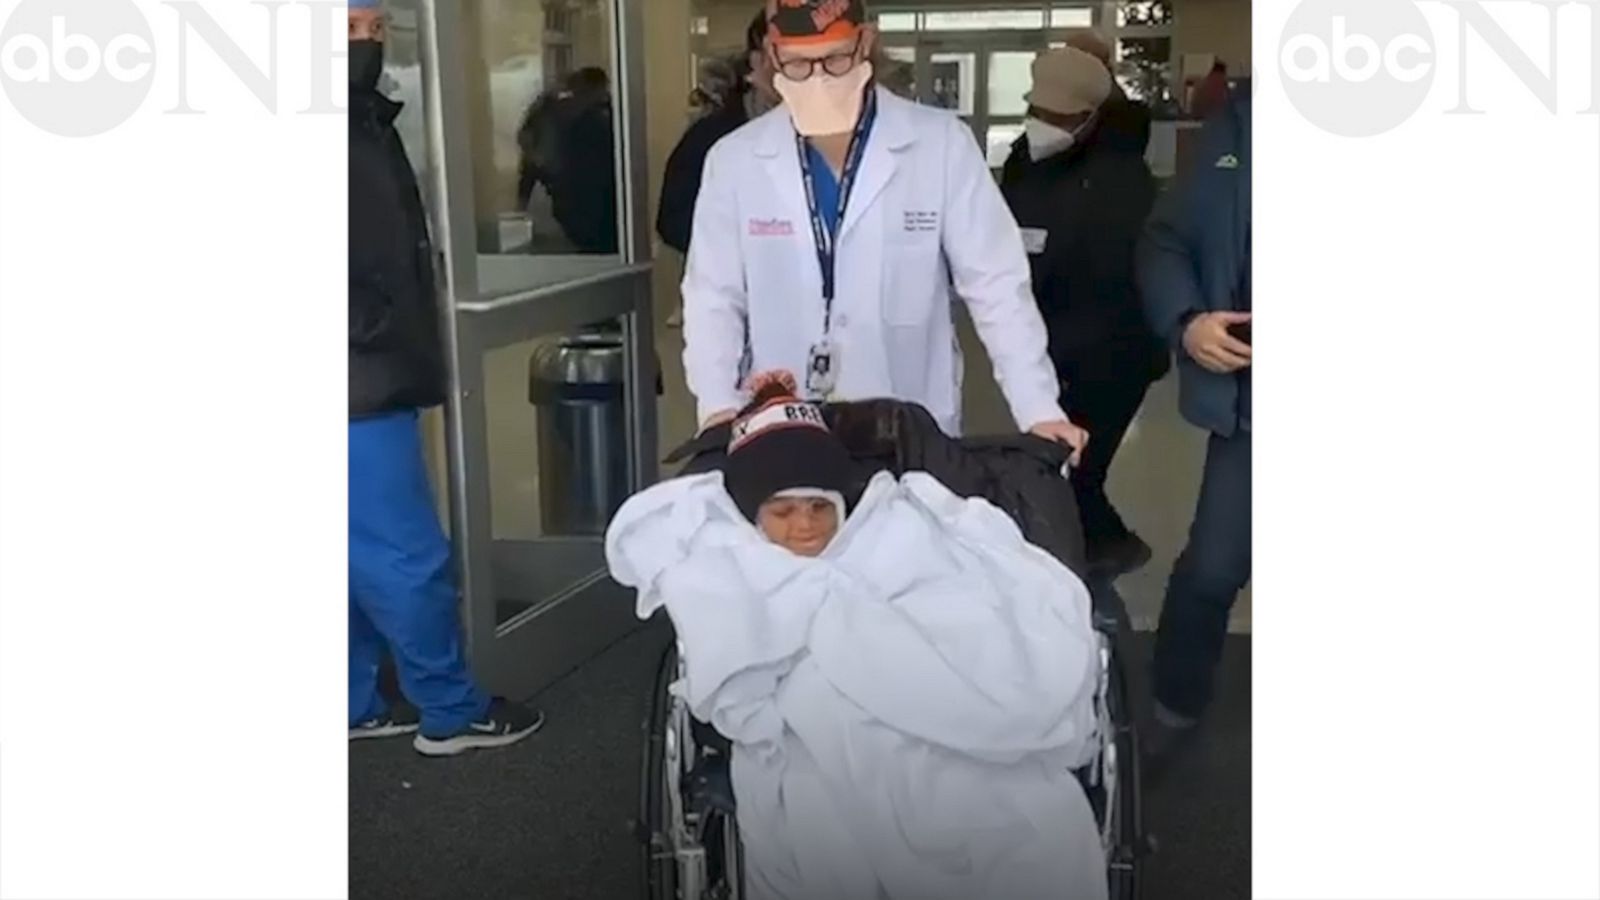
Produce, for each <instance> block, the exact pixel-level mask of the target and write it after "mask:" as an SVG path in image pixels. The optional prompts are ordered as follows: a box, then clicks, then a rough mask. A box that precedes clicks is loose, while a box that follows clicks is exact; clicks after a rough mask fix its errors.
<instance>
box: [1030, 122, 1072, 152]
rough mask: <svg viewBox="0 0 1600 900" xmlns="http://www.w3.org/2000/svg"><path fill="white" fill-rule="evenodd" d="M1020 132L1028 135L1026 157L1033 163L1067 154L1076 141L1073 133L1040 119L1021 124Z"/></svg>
mask: <svg viewBox="0 0 1600 900" xmlns="http://www.w3.org/2000/svg"><path fill="white" fill-rule="evenodd" d="M1022 130H1023V132H1024V133H1026V134H1027V135H1028V155H1029V156H1031V157H1033V161H1034V162H1038V161H1039V160H1041V159H1048V158H1050V157H1052V156H1055V155H1056V154H1058V153H1065V152H1067V151H1068V150H1069V149H1071V148H1072V145H1073V143H1075V142H1076V141H1077V139H1078V136H1077V134H1076V133H1075V132H1071V131H1068V130H1067V129H1065V128H1059V127H1057V126H1055V125H1051V124H1050V123H1049V122H1046V121H1043V120H1042V119H1028V120H1027V121H1025V122H1023V123H1022Z"/></svg>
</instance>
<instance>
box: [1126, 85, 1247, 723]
mask: <svg viewBox="0 0 1600 900" xmlns="http://www.w3.org/2000/svg"><path fill="white" fill-rule="evenodd" d="M1139 284H1140V288H1141V290H1142V295H1143V297H1144V306H1145V312H1146V314H1147V315H1148V317H1149V320H1150V324H1151V326H1152V328H1154V330H1155V332H1156V334H1157V335H1159V336H1160V337H1161V339H1162V340H1163V341H1165V342H1166V343H1167V344H1168V345H1169V346H1171V347H1172V348H1173V349H1174V350H1175V351H1176V353H1177V359H1178V373H1179V376H1180V382H1179V392H1180V400H1179V403H1180V407H1181V409H1182V412H1183V416H1184V418H1185V419H1187V420H1188V421H1189V422H1190V423H1191V424H1193V425H1195V426H1196V427H1198V428H1202V429H1204V430H1205V431H1207V432H1208V433H1209V434H1210V438H1209V441H1210V442H1209V445H1208V447H1207V449H1206V462H1205V474H1204V477H1203V480H1202V482H1201V486H1200V501H1199V504H1198V506H1197V508H1196V510H1195V516H1194V522H1193V524H1192V525H1191V526H1190V530H1189V543H1188V546H1186V547H1185V548H1184V550H1183V553H1182V555H1180V556H1179V557H1178V561H1177V563H1176V564H1175V565H1174V566H1173V569H1172V578H1171V580H1170V581H1169V582H1168V585H1167V597H1166V603H1165V605H1164V606H1163V607H1162V610H1161V624H1160V628H1159V631H1158V633H1157V635H1156V650H1155V670H1154V674H1155V685H1154V687H1155V700H1156V706H1155V713H1156V724H1157V725H1158V726H1160V728H1161V729H1163V730H1164V731H1165V732H1166V733H1167V734H1168V735H1169V736H1171V735H1180V734H1183V733H1186V732H1189V731H1191V730H1192V728H1193V726H1194V725H1195V724H1197V723H1198V720H1199V718H1200V715H1201V713H1202V712H1204V710H1205V708H1206V706H1207V704H1208V702H1209V701H1210V699H1211V695H1212V682H1213V678H1214V672H1215V669H1216V666H1217V662H1218V661H1219V660H1220V658H1221V655H1222V645H1223V640H1224V638H1225V636H1226V634H1227V629H1228V614H1229V612H1230V611H1231V610H1232V608H1233V604H1234V601H1235V600H1237V599H1238V596H1239V592H1240V591H1241V590H1243V589H1244V586H1245V584H1246V583H1248V582H1249V580H1250V494H1251V490H1250V432H1251V403H1250V371H1251V370H1250V335H1249V325H1250V98H1249V96H1248V95H1247V94H1242V93H1241V94H1236V95H1234V96H1233V97H1232V98H1230V100H1229V102H1228V105H1227V106H1226V107H1224V108H1223V110H1222V112H1221V113H1220V115H1218V116H1217V117H1216V118H1214V119H1212V120H1211V121H1210V122H1208V123H1207V124H1206V126H1205V127H1204V129H1203V130H1202V132H1201V135H1200V140H1199V149H1198V150H1197V153H1196V164H1195V165H1194V167H1193V168H1191V169H1190V170H1189V171H1188V172H1186V173H1185V176H1184V177H1183V178H1182V180H1181V181H1180V182H1179V183H1178V185H1177V186H1176V187H1175V188H1173V190H1172V192H1171V193H1170V194H1169V195H1168V196H1166V197H1165V198H1163V200H1162V202H1161V204H1160V206H1159V207H1158V208H1157V210H1156V213H1155V215H1154V216H1152V217H1151V219H1150V223H1149V225H1148V226H1147V227H1146V229H1145V236H1144V240H1143V242H1142V244H1141V246H1140V250H1139ZM1157 737H1158V742H1159V737H1160V736H1159V735H1158V736H1157Z"/></svg>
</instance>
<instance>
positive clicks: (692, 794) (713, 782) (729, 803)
mask: <svg viewBox="0 0 1600 900" xmlns="http://www.w3.org/2000/svg"><path fill="white" fill-rule="evenodd" d="M728 763H729V759H728V756H727V755H726V754H722V753H716V752H708V753H702V754H700V760H699V762H697V763H695V766H694V768H693V769H691V770H690V771H689V778H688V795H689V797H688V799H689V802H690V803H691V804H692V805H693V806H694V807H695V808H696V809H699V810H703V811H707V812H720V813H726V814H728V815H732V814H733V810H734V800H733V772H732V770H731V769H730V768H729V765H728Z"/></svg>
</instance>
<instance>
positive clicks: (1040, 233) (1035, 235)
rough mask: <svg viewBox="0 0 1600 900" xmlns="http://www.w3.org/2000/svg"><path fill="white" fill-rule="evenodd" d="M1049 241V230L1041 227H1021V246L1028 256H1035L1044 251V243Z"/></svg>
mask: <svg viewBox="0 0 1600 900" xmlns="http://www.w3.org/2000/svg"><path fill="white" fill-rule="evenodd" d="M1049 242H1050V232H1048V231H1046V230H1044V229H1043V228H1024V229H1022V246H1023V248H1024V249H1026V250H1027V251H1028V254H1029V255H1030V256H1037V255H1039V254H1040V253H1043V252H1044V245H1045V244H1047V243H1049Z"/></svg>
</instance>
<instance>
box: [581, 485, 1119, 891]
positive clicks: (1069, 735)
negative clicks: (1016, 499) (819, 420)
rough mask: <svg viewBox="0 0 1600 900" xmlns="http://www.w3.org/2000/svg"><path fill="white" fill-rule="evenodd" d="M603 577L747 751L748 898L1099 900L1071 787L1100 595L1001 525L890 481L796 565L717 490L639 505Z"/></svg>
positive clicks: (1076, 793)
mask: <svg viewBox="0 0 1600 900" xmlns="http://www.w3.org/2000/svg"><path fill="white" fill-rule="evenodd" d="M606 558H607V562H608V563H609V565H610V567H611V572H612V575H613V577H615V578H616V579H617V580H618V581H619V582H621V583H622V584H625V585H630V586H633V587H637V588H638V589H639V599H638V614H639V616H640V617H641V618H643V617H648V616H649V615H650V614H652V613H653V612H655V611H656V610H657V609H660V608H662V607H663V606H664V607H665V608H666V609H667V611H668V613H669V614H670V615H671V617H672V622H673V625H674V626H675V628H676V630H677V633H678V640H679V641H680V642H681V644H682V646H683V650H684V660H685V662H686V677H685V679H684V680H683V681H682V682H680V683H678V684H676V685H674V686H673V690H674V691H675V692H676V693H677V694H678V695H679V696H681V697H684V698H685V699H686V700H687V702H688V704H689V707H690V709H691V710H693V712H694V714H695V715H696V716H698V717H699V718H701V719H702V720H704V721H709V722H711V723H713V724H714V725H715V726H716V727H717V729H718V730H719V731H721V732H722V733H723V734H725V735H727V736H728V737H729V738H730V739H732V740H733V742H734V748H733V758H732V763H733V785H734V793H735V795H736V796H737V797H738V817H739V825H740V829H741V832H742V835H741V836H742V838H743V844H744V848H745V852H746V858H745V862H746V870H747V879H748V881H747V886H748V889H749V894H750V895H751V896H752V897H755V898H758V900H773V898H781V900H881V898H884V897H887V898H889V900H979V898H983V900H987V898H994V900H1104V898H1105V897H1106V871H1105V856H1104V852H1103V851H1102V849H1101V844H1100V834H1099V831H1098V829H1097V828H1096V825H1095V820H1094V813H1093V811H1092V810H1091V809H1090V807H1089V803H1088V799H1087V798H1086V797H1085V795H1084V792H1083V788H1082V787H1081V786H1080V785H1079V783H1078V781H1077V779H1076V778H1075V777H1074V776H1073V775H1072V774H1071V769H1073V768H1074V767H1077V766H1081V765H1083V764H1085V763H1087V762H1088V761H1089V759H1090V758H1092V756H1093V754H1094V753H1095V751H1096V749H1097V747H1098V740H1097V737H1096V724H1095V718H1094V706H1093V694H1094V689H1095V685H1096V676H1097V671H1098V669H1097V665H1098V663H1097V657H1096V649H1095V638H1094V632H1093V630H1092V626H1091V623H1090V602H1089V593H1088V590H1087V589H1086V588H1085V587H1084V585H1083V582H1081V581H1079V580H1078V579H1077V578H1076V577H1075V576H1074V575H1073V574H1072V573H1071V572H1070V571H1068V570H1067V569H1066V567H1064V566H1062V565H1061V564H1060V563H1059V562H1057V561H1056V560H1055V559H1054V558H1053V557H1051V556H1050V555H1049V554H1047V553H1045V552H1044V551H1042V550H1040V549H1038V548H1036V547H1033V546H1031V545H1029V544H1028V543H1027V542H1026V541H1025V540H1024V539H1023V537H1022V533H1021V531H1020V530H1019V529H1018V528H1017V526H1016V523H1014V522H1013V521H1012V520H1011V519H1010V518H1008V517H1007V516H1006V515H1005V514H1004V513H1002V512H1000V510H998V509H996V508H995V507H994V506H992V505H990V504H989V503H988V502H986V501H983V500H963V499H961V498H959V497H957V496H956V495H955V494H953V493H951V492H950V490H949V489H947V488H945V487H944V486H943V485H942V484H939V483H938V482H937V481H935V480H934V479H933V478H931V477H929V476H927V475H924V474H920V473H913V474H908V475H906V476H905V477H904V478H903V479H901V480H898V481H897V480H896V479H895V478H894V477H893V476H891V475H889V474H888V473H879V474H878V475H877V476H876V477H875V478H874V479H873V481H872V482H871V484H870V485H869V487H868V488H867V490H866V492H865V494H864V495H863V497H862V498H861V501H860V502H859V504H858V505H857V507H856V509H855V511H854V512H853V513H852V514H851V515H850V518H849V519H848V520H846V522H845V524H844V527H843V528H842V529H841V530H840V532H839V534H838V536H837V537H836V538H835V539H834V541H833V542H832V543H831V544H830V545H829V547H828V548H827V550H826V551H824V553H823V554H822V556H821V557H819V558H816V559H803V558H801V557H798V556H795V555H793V554H791V553H789V552H788V551H786V550H783V549H782V548H780V547H777V546H775V545H773V544H770V543H768V542H767V541H766V540H765V539H764V538H762V537H761V536H760V534H758V533H757V531H756V529H755V528H754V527H753V526H752V525H751V524H750V523H749V521H747V520H746V519H745V518H744V516H743V515H742V514H740V512H739V511H738V509H737V508H736V507H735V506H734V505H733V501H732V500H731V499H730V498H729V497H728V494H727V492H726V491H725V490H724V489H723V484H722V476H721V474H720V473H711V474H708V475H701V476H695V477H690V478H680V479H675V480H673V481H668V482H665V483H662V484H659V485H657V486H655V487H653V488H650V489H649V490H646V491H644V492H642V493H640V494H637V495H635V496H634V497H633V498H631V499H630V500H629V501H628V502H627V503H626V504H624V505H623V507H622V509H621V510H620V511H619V512H618V513H617V516H616V518H615V519H614V520H613V521H612V523H611V527H610V529H609V530H608V531H607V534H606Z"/></svg>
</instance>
